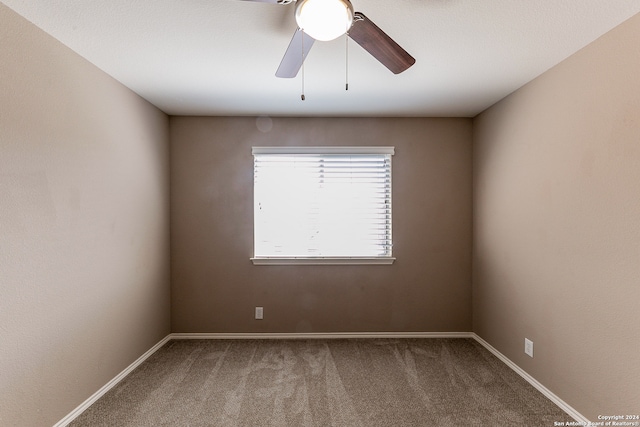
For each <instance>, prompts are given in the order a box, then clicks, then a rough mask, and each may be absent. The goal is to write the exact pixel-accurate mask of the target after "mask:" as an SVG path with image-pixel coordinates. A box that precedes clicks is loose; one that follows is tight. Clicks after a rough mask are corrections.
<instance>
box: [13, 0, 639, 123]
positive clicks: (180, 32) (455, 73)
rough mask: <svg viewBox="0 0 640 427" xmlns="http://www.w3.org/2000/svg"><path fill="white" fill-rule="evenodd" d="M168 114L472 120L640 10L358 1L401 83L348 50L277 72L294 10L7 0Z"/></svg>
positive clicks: (623, 3)
mask: <svg viewBox="0 0 640 427" xmlns="http://www.w3.org/2000/svg"><path fill="white" fill-rule="evenodd" d="M0 1H2V2H3V3H5V4H6V5H7V6H9V7H10V8H12V9H13V10H15V11H16V12H18V13H19V14H21V15H23V16H24V17H25V18H27V19H28V20H30V21H31V22H33V23H34V24H36V25H37V26H39V27H40V28H42V29H43V30H44V31H46V32H48V33H49V34H51V35H52V36H54V37H55V38H57V39H58V40H60V41H61V42H62V43H64V44H66V45H67V46H69V47H70V48H71V49H73V50H75V51H76V52H78V53H79V54H80V55H82V56H83V57H85V58H86V59H87V60H89V61H91V62H92V63H93V64H95V65H96V66H98V67H99V68H101V69H102V70H104V71H105V72H107V73H108V74H110V75H111V76H113V77H114V78H116V79H117V80H119V81H120V82H122V83H123V84H124V85H126V86H128V87H129V88H131V89H132V90H134V91H135V92H137V93H138V94H140V95H141V96H143V97H144V98H146V99H147V100H149V101H150V102H151V103H153V104H154V105H156V106H158V107H159V108H160V109H162V110H163V111H165V112H167V113H169V114H173V115H263V114H264V115H288V116H458V117H472V116H475V115H476V114H478V113H479V112H481V111H482V110H484V109H485V108H487V107H489V106H490V105H492V104H493V103H494V102H496V101H498V100H499V99H501V98H503V97H504V96H506V95H507V94H509V93H510V92H512V91H514V90H515V89H517V88H519V87H520V86H522V85H523V84H525V83H527V82H528V81H530V80H532V79H533V78H535V77H536V76H538V75H540V74H541V73H543V72H544V71H546V70H547V69H549V68H551V67H552V66H554V65H555V64H557V63H558V62H560V61H562V60H563V59H565V58H566V57H568V56H570V55H571V54H573V53H574V52H576V51H577V50H579V49H580V48H582V47H584V46H585V45H587V44H589V43H590V42H592V41H593V40H595V39H596V38H597V37H599V36H600V35H602V34H604V33H605V32H607V31H608V30H610V29H612V28H613V27H615V26H616V25H618V24H620V23H621V22H622V21H624V20H626V19H627V18H629V17H631V16H633V15H635V14H636V13H638V12H640V0H536V1H525V0H396V1H389V0H352V3H353V5H354V8H355V10H356V11H360V12H363V13H365V14H366V15H367V16H368V17H369V18H370V19H371V20H372V21H373V22H375V23H376V24H377V25H378V26H379V27H381V28H382V29H383V30H384V31H385V32H386V33H387V34H389V35H390V36H391V37H392V38H393V39H394V40H395V41H396V42H398V43H399V44H400V45H401V46H402V47H404V48H405V49H406V50H407V51H408V52H409V53H410V54H411V55H412V56H413V57H415V58H416V64H415V65H414V66H413V67H412V68H410V69H409V70H407V71H406V72H404V73H402V74H399V75H394V74H392V73H391V72H389V71H388V70H387V69H386V68H385V67H383V66H382V65H381V64H380V63H378V62H377V61H376V60H375V59H374V58H373V57H371V56H370V55H369V54H368V53H367V52H365V51H364V50H363V49H362V48H360V47H359V46H358V45H357V44H355V43H354V42H350V44H349V61H348V64H349V65H348V69H349V78H348V79H349V91H345V74H346V73H345V45H346V43H345V39H344V38H339V39H337V40H334V41H331V42H316V43H315V45H314V46H313V49H312V50H311V53H310V54H309V57H308V58H307V61H306V63H305V78H304V85H305V95H306V100H305V101H301V100H300V93H301V87H302V80H301V78H300V75H298V77H297V78H295V79H278V78H276V77H275V71H276V69H277V68H278V65H279V63H280V59H281V58H282V55H283V54H284V52H285V50H286V48H287V46H288V44H289V40H290V39H291V37H292V35H293V33H294V31H295V28H296V25H295V20H294V17H293V10H294V5H287V6H282V5H274V4H268V3H256V2H249V1H240V0H153V1H149V0H144V1H143V0H107V1H100V2H99V1H96V0H0Z"/></svg>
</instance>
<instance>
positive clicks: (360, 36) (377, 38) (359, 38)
mask: <svg viewBox="0 0 640 427" xmlns="http://www.w3.org/2000/svg"><path fill="white" fill-rule="evenodd" d="M349 37H351V38H352V39H353V40H354V41H355V42H356V43H358V44H359V45H360V46H362V48H363V49H364V50H366V51H367V52H369V53H370V54H371V55H372V56H373V57H374V58H376V59H377V60H378V61H380V62H381V63H382V65H384V66H385V67H387V68H388V69H389V70H391V71H392V72H393V73H394V74H399V73H401V72H403V71H405V70H406V69H407V68H409V67H411V66H412V65H413V64H415V62H416V60H415V59H414V58H413V57H412V56H411V55H409V54H408V53H407V51H406V50H404V49H403V48H401V47H400V45H399V44H398V43H396V42H394V41H393V39H392V38H391V37H389V36H388V35H387V34H386V33H385V32H384V31H382V30H381V29H380V28H378V26H377V25H376V24H374V23H373V22H371V20H370V19H369V18H367V17H366V16H364V14H363V13H360V12H356V13H355V14H354V17H353V25H352V26H351V29H350V30H349Z"/></svg>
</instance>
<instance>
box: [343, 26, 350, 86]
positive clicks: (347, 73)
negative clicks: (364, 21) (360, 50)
mask: <svg viewBox="0 0 640 427" xmlns="http://www.w3.org/2000/svg"><path fill="white" fill-rule="evenodd" d="M344 40H345V45H346V49H345V67H344V68H345V71H344V90H349V33H348V32H346V33H344Z"/></svg>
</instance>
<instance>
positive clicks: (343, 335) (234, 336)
mask: <svg viewBox="0 0 640 427" xmlns="http://www.w3.org/2000/svg"><path fill="white" fill-rule="evenodd" d="M169 336H170V337H171V339H174V340H188V339H202V340H214V339H220V340H223V339H227V340H241V339H246V340H259V339H266V340H268V339H280V340H285V339H288V340H294V339H303V340H307V339H350V338H473V333H471V332H328V333H323V332H309V333H293V332H292V333H289V332H283V333H173V334H171V335H169Z"/></svg>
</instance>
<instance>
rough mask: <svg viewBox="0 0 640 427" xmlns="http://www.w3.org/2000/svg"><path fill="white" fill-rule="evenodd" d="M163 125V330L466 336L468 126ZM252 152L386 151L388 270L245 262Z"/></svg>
mask: <svg viewBox="0 0 640 427" xmlns="http://www.w3.org/2000/svg"><path fill="white" fill-rule="evenodd" d="M170 123H171V283H172V299H171V304H172V330H173V331H174V332H345V331H348V332H352V331H366V332H369V331H377V332H384V331H469V330H470V328H471V305H470V304H471V293H470V291H471V287H470V282H471V120H469V119H391V118H389V119H383V118H380V119H359V118H274V119H273V123H272V124H273V126H272V128H271V130H270V131H268V132H261V131H259V130H258V129H257V126H256V119H255V118H249V117H246V118H224V117H221V118H198V117H172V118H171V122H170ZM254 145H255V146H259V145H263V146H269V145H320V146H322V145H394V146H395V147H396V155H395V156H394V158H393V203H394V205H393V240H394V249H393V251H394V256H396V257H397V261H396V263H395V264H394V265H391V266H326V265H325V266H254V265H252V263H251V262H250V261H249V258H250V257H251V256H252V250H253V196H252V194H253V157H252V155H251V147H252V146H254ZM255 306H264V317H265V318H264V320H261V321H259V320H254V319H253V311H254V307H255Z"/></svg>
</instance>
